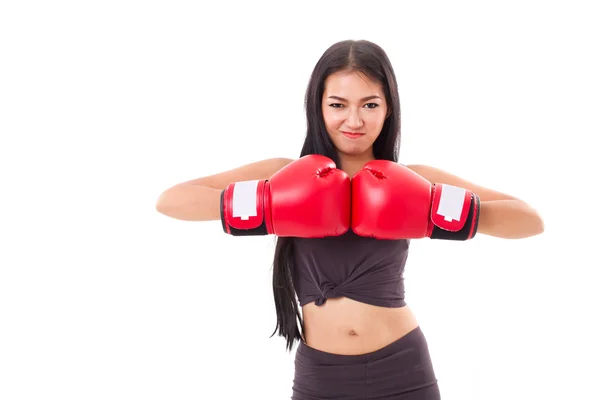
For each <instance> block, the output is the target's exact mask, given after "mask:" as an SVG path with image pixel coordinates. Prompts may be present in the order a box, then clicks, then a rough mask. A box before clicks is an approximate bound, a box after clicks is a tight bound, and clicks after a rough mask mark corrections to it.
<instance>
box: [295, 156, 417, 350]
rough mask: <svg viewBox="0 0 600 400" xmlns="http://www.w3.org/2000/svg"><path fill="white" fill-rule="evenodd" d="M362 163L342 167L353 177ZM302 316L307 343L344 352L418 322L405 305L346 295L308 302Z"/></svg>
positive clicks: (385, 341)
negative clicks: (379, 303)
mask: <svg viewBox="0 0 600 400" xmlns="http://www.w3.org/2000/svg"><path fill="white" fill-rule="evenodd" d="M363 164H364V162H363V163H358V164H356V165H354V164H350V165H348V166H347V167H346V168H344V170H345V172H346V173H347V174H348V175H349V176H350V177H352V176H354V175H355V173H356V172H358V171H359V170H360V169H361V168H362V166H363ZM302 316H303V320H304V334H305V340H306V344H307V345H308V346H310V347H312V348H314V349H317V350H321V351H324V352H328V353H333V354H343V355H356V354H365V353H370V352H373V351H376V350H378V349H381V348H383V347H385V346H387V345H389V344H391V343H393V342H395V341H396V340H398V339H400V338H401V337H403V336H404V335H406V334H407V333H409V332H410V331H412V330H413V329H415V328H416V327H417V326H418V325H419V324H418V322H417V319H416V316H415V315H414V314H413V312H412V310H411V309H410V308H409V307H408V306H403V307H379V306H374V305H370V304H366V303H362V302H358V301H355V300H352V299H350V298H347V297H337V298H330V299H328V300H327V301H326V303H325V304H323V305H320V306H317V305H315V303H314V302H311V303H308V304H306V305H304V306H303V307H302Z"/></svg>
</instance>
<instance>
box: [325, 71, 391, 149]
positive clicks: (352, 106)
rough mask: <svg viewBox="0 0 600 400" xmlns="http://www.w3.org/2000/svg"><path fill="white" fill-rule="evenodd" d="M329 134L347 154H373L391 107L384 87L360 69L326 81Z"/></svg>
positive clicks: (326, 114) (326, 109) (343, 72)
mask: <svg viewBox="0 0 600 400" xmlns="http://www.w3.org/2000/svg"><path fill="white" fill-rule="evenodd" d="M321 109H322V112H323V119H324V121H325V127H326V128H327V133H328V134H329V137H330V138H331V140H332V141H333V144H334V145H335V146H336V148H337V149H338V151H339V152H340V153H342V154H344V155H350V156H360V155H362V156H367V157H373V143H374V142H375V139H377V137H378V136H379V133H380V132H381V129H382V127H383V123H384V122H385V118H386V116H387V112H388V107H387V103H386V101H385V94H384V91H383V87H382V85H381V84H380V83H379V82H373V81H372V80H371V79H369V78H368V77H367V76H366V75H364V74H362V73H361V72H356V71H351V72H349V71H340V72H336V73H334V74H332V75H330V76H329V77H328V78H327V79H326V80H325V91H324V92H323V99H322V102H321Z"/></svg>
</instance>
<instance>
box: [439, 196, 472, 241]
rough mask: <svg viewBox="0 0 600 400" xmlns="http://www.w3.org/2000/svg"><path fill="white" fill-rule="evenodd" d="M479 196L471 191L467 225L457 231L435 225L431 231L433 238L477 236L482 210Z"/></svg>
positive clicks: (467, 238) (459, 238)
mask: <svg viewBox="0 0 600 400" xmlns="http://www.w3.org/2000/svg"><path fill="white" fill-rule="evenodd" d="M480 203H481V202H480V200H479V196H477V195H476V194H474V193H471V207H470V208H469V215H468V217H467V221H466V222H465V226H464V227H463V228H462V229H461V230H460V231H456V232H451V231H447V230H445V229H441V228H439V227H437V226H435V225H434V226H433V231H432V232H431V236H430V237H431V239H442V240H470V239H473V238H474V237H475V234H476V233H477V228H478V226H479V213H480V211H481V204H480Z"/></svg>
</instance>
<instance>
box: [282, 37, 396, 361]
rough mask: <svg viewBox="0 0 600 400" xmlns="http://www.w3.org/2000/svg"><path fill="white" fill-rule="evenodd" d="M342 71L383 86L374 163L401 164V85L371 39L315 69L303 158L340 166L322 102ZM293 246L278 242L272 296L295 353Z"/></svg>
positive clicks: (336, 49)
mask: <svg viewBox="0 0 600 400" xmlns="http://www.w3.org/2000/svg"><path fill="white" fill-rule="evenodd" d="M338 71H357V72H361V73H363V74H365V75H366V76H368V77H369V78H370V79H372V80H374V81H377V82H379V83H381V84H382V86H383V89H384V93H385V97H386V102H387V106H388V116H387V117H386V120H385V122H384V124H383V128H382V130H381V133H380V135H379V136H378V138H377V139H376V140H375V143H374V144H373V153H374V156H375V158H376V159H382V160H389V161H394V162H397V161H398V151H399V148H400V99H399V96H398V84H397V82H396V76H395V73H394V70H393V68H392V64H391V63H390V60H389V59H388V56H387V54H386V53H385V51H384V50H383V49H382V48H381V47H379V46H378V45H376V44H375V43H372V42H369V41H367V40H358V41H355V40H345V41H341V42H338V43H335V44H334V45H332V46H331V47H329V48H328V49H327V50H326V51H325V53H323V55H322V56H321V58H320V59H319V61H318V62H317V65H316V66H315V68H314V70H313V72H312V75H311V77H310V81H309V82H308V88H307V90H306V96H305V99H304V106H305V109H306V122H307V129H306V139H305V140H304V145H303V146H302V151H301V153H300V157H303V156H305V155H307V154H321V155H324V156H327V157H329V158H330V159H332V160H333V161H334V162H335V163H336V165H337V166H338V168H339V167H340V161H339V156H338V153H337V150H336V148H335V146H334V144H333V142H332V141H331V139H330V138H329V135H328V134H327V130H326V128H325V122H324V120H323V113H322V110H321V101H322V97H323V92H324V90H325V80H326V79H327V77H328V76H329V75H331V74H333V73H335V72H338ZM293 251H294V242H293V240H292V238H289V237H280V238H277V245H276V246H275V256H274V259H273V296H274V298H275V310H276V312H277V326H276V327H275V331H274V332H273V334H272V335H271V336H273V335H274V334H275V333H278V335H279V336H283V337H284V338H285V339H286V349H287V350H291V349H292V347H293V346H294V343H295V341H296V340H303V339H304V323H303V321H302V316H301V314H300V309H299V305H298V301H297V299H296V292H295V288H294V283H293V278H292V273H293V270H294V263H293Z"/></svg>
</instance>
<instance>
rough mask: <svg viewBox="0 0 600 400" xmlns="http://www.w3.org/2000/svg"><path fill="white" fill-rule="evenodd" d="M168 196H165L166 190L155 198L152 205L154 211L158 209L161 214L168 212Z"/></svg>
mask: <svg viewBox="0 0 600 400" xmlns="http://www.w3.org/2000/svg"><path fill="white" fill-rule="evenodd" d="M168 204H169V203H168V196H167V191H164V192H163V193H161V195H160V196H158V199H156V204H155V205H154V207H155V209H156V211H158V212H159V213H161V214H164V215H167V216H168V212H167V210H168V209H169V206H168Z"/></svg>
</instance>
